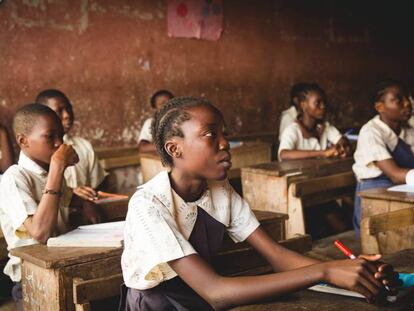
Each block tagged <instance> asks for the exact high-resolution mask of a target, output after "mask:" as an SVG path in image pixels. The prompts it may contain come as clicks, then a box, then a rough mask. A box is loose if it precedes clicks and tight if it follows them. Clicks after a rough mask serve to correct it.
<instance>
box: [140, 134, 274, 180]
mask: <svg viewBox="0 0 414 311" xmlns="http://www.w3.org/2000/svg"><path fill="white" fill-rule="evenodd" d="M271 152H272V144H270V143H264V142H243V145H241V146H240V147H235V148H232V149H231V150H230V153H231V156H232V160H231V161H232V167H231V169H230V171H229V174H228V178H229V179H231V178H239V177H240V169H241V168H242V167H246V166H250V165H255V164H259V163H266V162H269V161H270V160H271V156H272V154H271ZM140 162H141V170H142V176H143V181H144V183H145V182H147V181H148V180H150V179H151V178H152V177H154V176H155V175H157V174H158V173H159V172H161V171H162V170H164V169H167V168H165V167H163V166H162V164H161V161H160V158H159V156H158V154H157V153H155V152H153V153H141V154H140Z"/></svg>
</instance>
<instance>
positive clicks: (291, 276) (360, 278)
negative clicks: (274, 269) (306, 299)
mask: <svg viewBox="0 0 414 311" xmlns="http://www.w3.org/2000/svg"><path fill="white" fill-rule="evenodd" d="M168 264H169V265H170V266H171V268H172V269H173V270H174V271H175V272H176V273H177V274H178V275H179V276H180V277H181V278H182V279H183V280H184V282H186V283H187V284H188V285H189V286H190V287H191V288H192V289H194V290H195V291H196V292H197V293H198V294H199V295H200V296H201V297H202V298H204V300H206V301H207V302H208V303H209V304H210V305H211V306H212V307H213V308H214V309H215V310H223V309H229V308H231V307H233V306H238V305H244V304H249V303H254V302H258V301H260V300H264V299H269V298H275V297H277V296H281V295H284V294H287V293H291V292H294V291H297V290H301V289H304V288H307V287H309V286H312V285H315V284H317V283H319V282H320V281H326V282H329V283H332V284H334V285H337V286H339V287H343V288H347V289H351V290H354V291H357V292H359V293H361V294H362V295H364V296H365V297H367V299H369V300H371V299H373V298H374V297H375V296H376V295H378V293H379V289H380V288H381V286H382V285H381V283H380V282H379V281H378V280H376V279H375V277H374V273H375V272H376V268H375V266H374V265H372V264H370V263H369V262H367V261H366V260H364V259H356V260H349V259H348V260H340V261H332V262H325V263H317V264H312V265H308V266H305V267H302V268H298V269H294V270H290V271H285V272H279V273H272V274H267V275H259V276H246V277H243V276H240V277H223V276H220V275H218V274H217V273H216V272H215V271H214V270H213V269H212V268H211V267H210V266H209V265H208V264H207V263H206V262H205V261H204V260H203V259H202V258H201V257H200V256H199V255H197V254H193V255H189V256H185V257H182V258H180V259H176V260H172V261H169V262H168Z"/></svg>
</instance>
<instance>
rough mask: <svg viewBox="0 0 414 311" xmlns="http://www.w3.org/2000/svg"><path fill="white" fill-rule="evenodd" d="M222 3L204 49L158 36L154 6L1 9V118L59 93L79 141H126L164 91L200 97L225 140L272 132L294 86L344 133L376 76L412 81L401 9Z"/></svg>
mask: <svg viewBox="0 0 414 311" xmlns="http://www.w3.org/2000/svg"><path fill="white" fill-rule="evenodd" d="M223 2H224V32H223V34H222V37H221V38H220V39H219V40H218V41H217V42H210V41H200V40H189V39H174V38H168V37H167V32H166V21H165V15H166V14H165V2H164V1H155V0H154V1H152V0H147V1H144V0H141V1H138V0H135V1H133V0H129V1H128V0H53V1H52V0H4V2H3V3H2V4H0V121H1V122H2V123H3V124H6V125H9V124H10V120H11V116H12V114H13V112H14V111H15V110H16V109H17V108H18V107H19V106H20V105H22V104H24V103H27V102H30V101H33V98H34V97H35V95H36V94H37V93H38V92H39V91H40V90H42V89H44V88H50V87H53V88H59V89H61V90H63V91H64V92H66V93H67V95H68V96H69V98H70V99H71V101H72V103H73V105H74V107H75V114H76V119H77V122H76V125H75V131H76V132H77V133H78V134H80V135H83V136H85V137H86V138H88V139H90V140H92V141H93V143H94V144H95V145H96V146H116V145H125V144H133V143H134V139H135V135H136V132H137V131H138V130H139V129H140V127H141V124H142V122H143V120H144V119H145V118H147V117H148V116H149V115H150V113H151V111H150V108H149V104H148V98H149V96H150V95H151V93H152V92H153V91H154V90H156V89H158V88H167V89H170V90H172V91H173V92H174V93H176V94H177V95H197V96H205V97H207V98H209V99H211V100H212V101H213V102H214V103H215V104H217V106H219V108H220V109H221V110H222V111H223V112H224V115H225V117H226V118H227V121H228V124H229V125H230V127H231V128H232V129H233V130H234V131H235V132H236V133H240V134H246V133H251V132H263V131H275V135H276V129H277V127H278V125H277V124H278V120H279V115H280V111H281V110H282V109H285V108H286V107H287V105H288V92H289V88H290V85H291V84H292V83H294V82H297V81H300V80H310V81H316V82H319V83H320V84H321V85H322V86H323V87H324V89H325V90H326V92H327V94H328V97H329V99H330V104H331V112H332V115H331V118H332V119H334V121H336V124H337V125H338V126H340V127H344V126H349V125H357V124H360V123H361V122H364V121H365V120H366V119H367V118H368V117H369V113H370V107H369V104H368V102H367V99H368V94H369V89H370V87H371V86H372V84H373V83H374V81H375V80H376V79H377V78H380V77H386V76H394V77H399V78H403V79H406V78H407V79H408V78H411V69H412V68H413V63H414V59H413V51H414V49H413V44H412V42H411V41H412V40H413V29H414V28H413V26H412V24H411V21H410V19H411V16H410V14H411V10H410V8H409V3H410V1H406V2H404V1H393V2H391V1H389V2H388V4H386V3H384V4H382V5H378V3H379V1H333V0H332V1H316V0H313V1H306V0H303V1H296V0H295V1H292V0H285V1H282V0H279V1H276V0H274V1H272V0H257V1H253V0H250V1H247V0H223ZM340 2H341V3H342V4H341V3H340ZM400 2H401V3H400ZM391 5H393V6H391Z"/></svg>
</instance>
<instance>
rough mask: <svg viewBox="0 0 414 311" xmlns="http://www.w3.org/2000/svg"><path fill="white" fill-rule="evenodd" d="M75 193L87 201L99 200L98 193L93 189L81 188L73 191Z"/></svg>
mask: <svg viewBox="0 0 414 311" xmlns="http://www.w3.org/2000/svg"><path fill="white" fill-rule="evenodd" d="M73 192H74V193H75V194H76V195H77V196H78V197H80V198H82V199H83V200H85V201H91V202H93V201H95V200H97V199H98V193H97V192H96V191H95V190H94V189H93V188H91V187H88V186H81V187H77V188H75V189H73Z"/></svg>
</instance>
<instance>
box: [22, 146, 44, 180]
mask: <svg viewBox="0 0 414 311" xmlns="http://www.w3.org/2000/svg"><path fill="white" fill-rule="evenodd" d="M18 165H19V166H21V167H23V168H25V169H27V170H29V171H31V172H33V173H35V174H39V175H42V176H47V174H48V172H47V171H46V170H45V169H44V168H43V167H41V166H40V165H39V164H37V163H36V162H35V161H33V160H32V159H30V158H29V157H28V156H27V155H25V154H24V152H23V151H20V155H19V162H18Z"/></svg>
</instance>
